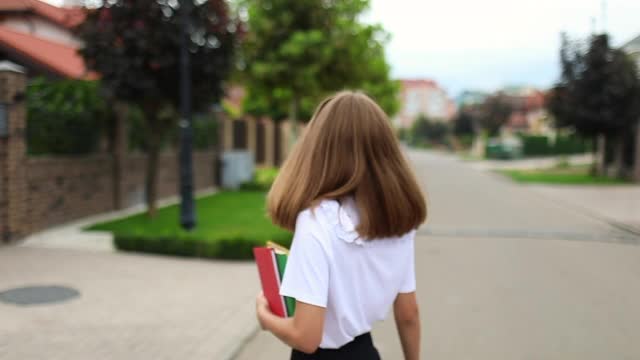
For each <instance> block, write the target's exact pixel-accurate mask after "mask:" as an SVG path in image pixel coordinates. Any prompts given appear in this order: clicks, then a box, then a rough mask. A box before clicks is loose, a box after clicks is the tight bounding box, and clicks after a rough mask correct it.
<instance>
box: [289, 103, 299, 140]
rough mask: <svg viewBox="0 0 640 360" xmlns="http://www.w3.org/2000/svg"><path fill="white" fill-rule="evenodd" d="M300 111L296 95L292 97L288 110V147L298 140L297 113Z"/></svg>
mask: <svg viewBox="0 0 640 360" xmlns="http://www.w3.org/2000/svg"><path fill="white" fill-rule="evenodd" d="M299 110H300V98H299V97H298V95H294V96H293V99H291V105H290V108H289V127H290V129H289V131H290V134H289V141H290V144H289V145H290V146H293V144H295V142H296V140H297V138H298V111H299Z"/></svg>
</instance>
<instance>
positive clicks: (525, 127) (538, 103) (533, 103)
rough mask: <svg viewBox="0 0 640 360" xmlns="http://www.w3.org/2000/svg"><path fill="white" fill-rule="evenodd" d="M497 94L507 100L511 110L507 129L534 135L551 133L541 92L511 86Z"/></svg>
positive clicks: (543, 94)
mask: <svg viewBox="0 0 640 360" xmlns="http://www.w3.org/2000/svg"><path fill="white" fill-rule="evenodd" d="M499 94H500V95H502V96H504V97H505V98H506V99H507V101H508V102H509V103H510V104H511V107H512V109H513V112H512V114H511V116H510V117H509V120H508V121H507V124H506V126H507V128H509V129H510V130H514V131H527V132H534V133H541V132H542V133H544V132H549V131H551V128H550V127H549V124H548V121H547V118H548V116H547V111H546V109H545V104H544V103H545V93H544V92H543V91H541V90H538V89H536V88H532V87H518V86H512V87H507V88H504V89H503V90H501V91H500V92H499Z"/></svg>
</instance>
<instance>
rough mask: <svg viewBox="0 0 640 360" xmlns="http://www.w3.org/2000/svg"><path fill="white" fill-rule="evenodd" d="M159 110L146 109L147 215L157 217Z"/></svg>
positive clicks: (153, 107)
mask: <svg viewBox="0 0 640 360" xmlns="http://www.w3.org/2000/svg"><path fill="white" fill-rule="evenodd" d="M157 116H158V110H157V108H156V107H155V106H153V105H148V107H147V109H146V111H145V121H146V125H147V126H146V129H145V131H146V133H147V139H148V141H147V173H146V178H145V193H146V200H147V216H148V217H150V218H152V217H155V215H156V212H157V200H158V179H157V178H158V159H159V157H160V145H161V130H160V129H158V126H159V124H158V119H157Z"/></svg>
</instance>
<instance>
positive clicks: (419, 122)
mask: <svg viewBox="0 0 640 360" xmlns="http://www.w3.org/2000/svg"><path fill="white" fill-rule="evenodd" d="M411 133H412V134H411V137H412V141H413V142H414V143H425V142H428V143H433V144H440V145H445V144H446V139H447V135H449V127H448V126H447V124H446V123H445V122H444V121H438V120H432V119H429V118H428V117H427V116H425V115H424V114H420V115H418V117H417V118H416V121H414V122H413V125H412V127H411Z"/></svg>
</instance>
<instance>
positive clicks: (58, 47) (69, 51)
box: [0, 26, 98, 79]
mask: <svg viewBox="0 0 640 360" xmlns="http://www.w3.org/2000/svg"><path fill="white" fill-rule="evenodd" d="M0 48H4V49H7V50H9V51H13V52H15V53H17V54H18V55H20V56H23V57H25V58H27V59H29V60H31V61H33V62H34V63H36V64H38V65H40V66H42V67H44V68H46V69H47V70H49V71H51V72H53V73H55V74H58V75H60V76H62V77H67V78H73V79H96V78H98V75H97V74H96V73H95V72H87V69H86V66H85V63H84V60H83V59H82V57H81V56H80V54H78V49H76V48H74V47H71V46H67V45H63V44H60V43H56V42H52V41H48V40H44V39H42V38H38V37H35V36H32V35H29V34H25V33H21V32H17V31H13V30H11V29H8V28H7V27H6V26H0Z"/></svg>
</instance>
